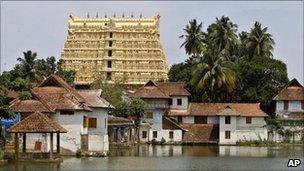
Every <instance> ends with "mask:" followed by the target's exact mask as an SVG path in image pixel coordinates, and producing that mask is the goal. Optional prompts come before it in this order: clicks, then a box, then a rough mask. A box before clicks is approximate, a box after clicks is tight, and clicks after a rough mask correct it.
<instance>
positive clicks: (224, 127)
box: [219, 116, 237, 144]
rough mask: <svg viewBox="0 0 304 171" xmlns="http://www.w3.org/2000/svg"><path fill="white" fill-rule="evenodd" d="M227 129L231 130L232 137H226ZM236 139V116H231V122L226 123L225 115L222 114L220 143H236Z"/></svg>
mask: <svg viewBox="0 0 304 171" xmlns="http://www.w3.org/2000/svg"><path fill="white" fill-rule="evenodd" d="M225 131H230V139H226V138H225ZM236 140H237V135H236V116H231V120H230V124H225V116H220V137H219V144H235V143H236Z"/></svg>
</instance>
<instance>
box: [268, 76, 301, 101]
mask: <svg viewBox="0 0 304 171" xmlns="http://www.w3.org/2000/svg"><path fill="white" fill-rule="evenodd" d="M273 100H304V87H303V86H302V85H301V84H300V83H299V82H298V81H297V80H296V79H293V80H291V81H290V82H289V83H288V84H286V85H285V86H284V87H283V88H282V89H281V90H280V91H279V93H278V94H277V95H276V96H275V97H274V98H273Z"/></svg>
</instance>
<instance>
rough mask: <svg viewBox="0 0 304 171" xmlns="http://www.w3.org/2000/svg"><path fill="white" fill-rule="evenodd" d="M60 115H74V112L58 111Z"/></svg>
mask: <svg viewBox="0 0 304 171" xmlns="http://www.w3.org/2000/svg"><path fill="white" fill-rule="evenodd" d="M60 115H74V111H70V110H60Z"/></svg>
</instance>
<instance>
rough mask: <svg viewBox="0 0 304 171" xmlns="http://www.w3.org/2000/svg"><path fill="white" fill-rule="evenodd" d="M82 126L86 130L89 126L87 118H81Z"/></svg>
mask: <svg viewBox="0 0 304 171" xmlns="http://www.w3.org/2000/svg"><path fill="white" fill-rule="evenodd" d="M82 125H83V127H84V128H87V127H88V125H89V120H88V117H86V116H83V121H82Z"/></svg>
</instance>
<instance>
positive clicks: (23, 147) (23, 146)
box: [22, 133, 26, 153]
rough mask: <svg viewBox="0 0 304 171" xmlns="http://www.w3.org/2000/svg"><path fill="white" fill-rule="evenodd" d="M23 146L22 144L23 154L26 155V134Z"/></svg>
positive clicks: (24, 134)
mask: <svg viewBox="0 0 304 171" xmlns="http://www.w3.org/2000/svg"><path fill="white" fill-rule="evenodd" d="M22 138H23V142H22V143H23V144H22V152H23V153H25V152H26V133H23V136H22Z"/></svg>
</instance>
